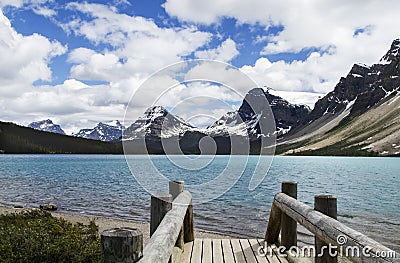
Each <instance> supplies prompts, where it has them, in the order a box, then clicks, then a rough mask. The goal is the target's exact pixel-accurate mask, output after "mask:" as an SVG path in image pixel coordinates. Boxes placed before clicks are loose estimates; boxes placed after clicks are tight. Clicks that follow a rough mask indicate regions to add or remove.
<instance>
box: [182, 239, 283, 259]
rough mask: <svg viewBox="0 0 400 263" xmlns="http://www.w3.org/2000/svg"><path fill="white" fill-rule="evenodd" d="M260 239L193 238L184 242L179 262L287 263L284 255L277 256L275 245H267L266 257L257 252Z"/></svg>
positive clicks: (260, 242) (262, 242) (262, 244)
mask: <svg viewBox="0 0 400 263" xmlns="http://www.w3.org/2000/svg"><path fill="white" fill-rule="evenodd" d="M264 245H265V244H264V240H262V239H260V240H257V239H195V240H194V241H193V242H189V243H186V244H185V245H184V250H183V253H182V255H181V260H180V262H181V263H189V262H191V263H288V261H287V259H286V257H284V256H277V251H276V247H275V246H272V247H271V246H268V247H267V252H266V257H263V256H262V255H259V254H258V249H259V247H260V246H264Z"/></svg>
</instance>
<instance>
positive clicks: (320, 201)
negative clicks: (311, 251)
mask: <svg viewBox="0 0 400 263" xmlns="http://www.w3.org/2000/svg"><path fill="white" fill-rule="evenodd" d="M314 209H315V210H316V211H319V212H321V213H323V214H325V215H327V216H330V217H332V218H334V219H337V199H336V197H334V196H332V195H316V196H315V197H314ZM322 247H325V249H324V250H323V251H322V252H323V254H322V255H321V256H319V254H320V253H321V250H322ZM327 247H328V245H327V244H326V243H325V242H323V241H322V240H320V239H319V238H317V237H315V263H337V256H335V257H332V256H331V255H330V254H329V250H328V249H326V248H327Z"/></svg>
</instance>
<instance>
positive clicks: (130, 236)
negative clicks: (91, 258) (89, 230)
mask: <svg viewBox="0 0 400 263" xmlns="http://www.w3.org/2000/svg"><path fill="white" fill-rule="evenodd" d="M100 242H101V262H102V263H117V262H118V263H119V262H121V263H122V262H124V263H134V262H137V261H139V259H140V258H142V256H143V234H142V232H141V231H140V230H138V229H134V228H114V229H108V230H105V231H103V232H102V233H101V241H100Z"/></svg>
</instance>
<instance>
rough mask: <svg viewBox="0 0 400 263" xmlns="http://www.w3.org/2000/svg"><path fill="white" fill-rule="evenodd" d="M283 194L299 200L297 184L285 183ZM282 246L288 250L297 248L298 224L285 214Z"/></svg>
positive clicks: (282, 221)
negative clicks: (293, 247)
mask: <svg viewBox="0 0 400 263" xmlns="http://www.w3.org/2000/svg"><path fill="white" fill-rule="evenodd" d="M282 193H284V194H286V195H288V196H290V197H293V198H294V199H297V182H283V183H282ZM281 245H282V246H284V247H285V248H286V250H287V249H289V248H290V247H292V246H297V222H296V221H295V220H293V219H292V218H291V217H289V216H288V215H286V214H285V213H282V217H281Z"/></svg>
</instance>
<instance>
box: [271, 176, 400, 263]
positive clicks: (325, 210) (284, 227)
mask: <svg viewBox="0 0 400 263" xmlns="http://www.w3.org/2000/svg"><path fill="white" fill-rule="evenodd" d="M296 198H297V183H295V182H284V183H283V184H282V193H278V194H277V195H276V196H275V198H274V202H273V204H272V207H271V212H270V217H269V222H268V227H267V232H266V235H265V241H266V242H267V243H269V244H277V245H278V246H281V248H283V249H285V248H286V252H287V254H288V256H289V258H288V259H291V260H290V261H298V259H300V258H293V257H291V253H290V251H289V248H291V247H297V223H299V224H301V225H302V226H304V227H305V228H306V229H308V230H309V231H310V232H311V233H313V234H314V235H315V247H314V249H315V250H314V252H315V253H314V254H315V262H316V263H329V262H337V255H340V256H343V257H347V258H348V259H350V260H351V261H352V262H400V260H399V259H398V258H395V257H394V255H395V252H394V251H393V250H391V249H389V248H387V247H385V246H383V245H381V244H380V243H378V242H376V241H375V240H373V239H371V238H369V237H367V236H365V235H363V234H361V233H359V232H357V231H355V230H353V229H351V228H350V227H347V226H346V225H344V224H342V223H340V222H339V221H337V220H336V217H337V201H336V198H335V197H334V196H331V195H317V196H315V204H314V209H313V208H311V207H310V206H308V205H306V204H304V203H301V202H299V201H297V200H296ZM279 233H281V234H280V240H279ZM329 245H331V247H332V248H334V250H335V251H336V252H337V253H328V250H327V248H328V247H329ZM296 251H299V250H298V249H297V250H296ZM321 252H322V253H321ZM335 254H336V255H335Z"/></svg>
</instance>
